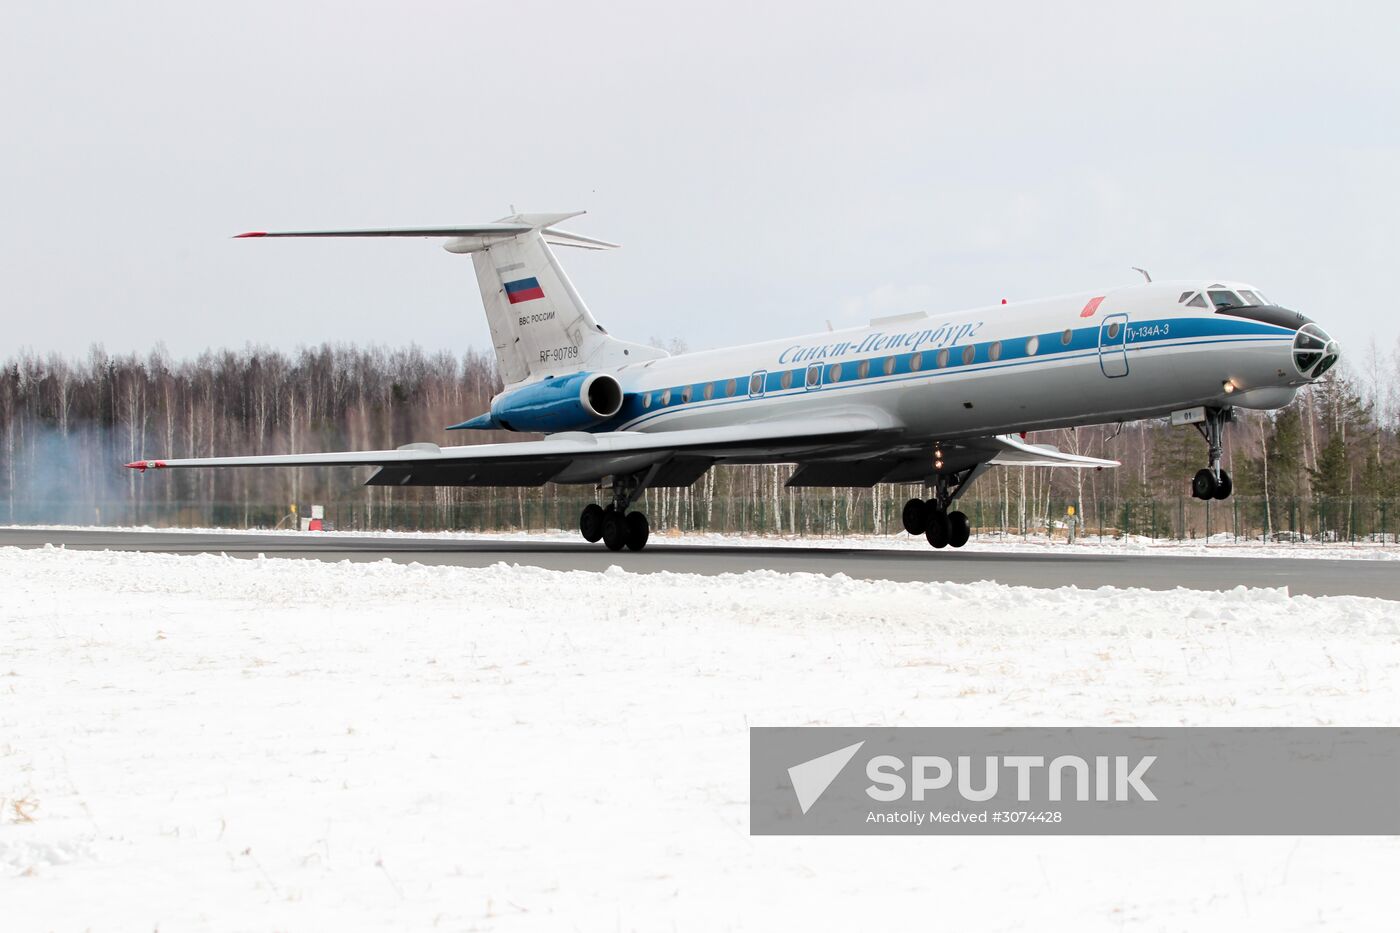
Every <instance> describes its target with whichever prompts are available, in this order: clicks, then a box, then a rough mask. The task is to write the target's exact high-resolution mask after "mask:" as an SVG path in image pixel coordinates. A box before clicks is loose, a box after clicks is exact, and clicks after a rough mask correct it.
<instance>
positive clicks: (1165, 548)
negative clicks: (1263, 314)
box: [0, 525, 1400, 561]
mask: <svg viewBox="0 0 1400 933" xmlns="http://www.w3.org/2000/svg"><path fill="white" fill-rule="evenodd" d="M0 527H5V528H25V529H31V530H32V529H36V528H37V529H44V528H52V529H54V530H59V531H161V532H172V533H179V532H185V533H190V534H200V535H210V534H230V535H267V536H270V537H273V538H281V537H297V536H301V535H315V536H317V537H321V536H324V535H339V536H345V537H353V538H398V539H403V538H430V539H434V540H455V541H501V542H514V543H522V542H536V543H549V544H576V543H579V542H581V541H582V539H581V538H580V537H579V533H578V531H577V530H575V529H551V530H548V531H499V532H474V531H334V532H303V531H294V530H290V529H241V528H153V527H151V526H148V525H147V526H140V527H134V528H133V527H113V526H95V525H5V526H0ZM652 541H653V542H655V543H658V544H681V545H699V546H711V547H745V546H755V547H792V548H833V549H838V550H839V549H852V548H855V549H860V550H917V551H927V550H928V549H929V545H928V541H926V540H925V539H924V538H923V536H921V535H919V536H912V535H909V534H906V533H905V532H903V531H900V532H898V533H897V534H888V535H855V534H853V535H841V536H830V537H819V536H807V535H755V534H719V533H711V532H700V531H688V532H681V531H677V530H674V529H671V530H663V529H653V530H652ZM965 549H966V550H968V551H980V552H983V553H1002V554H1018V553H1045V552H1054V553H1056V554H1081V555H1102V554H1153V555H1162V556H1166V557H1202V556H1205V555H1208V554H1211V555H1220V554H1226V555H1229V556H1231V557H1322V558H1327V559H1328V560H1396V561H1400V544H1395V543H1394V536H1393V535H1392V536H1391V538H1390V540H1389V543H1386V544H1379V543H1376V542H1369V541H1358V542H1355V543H1352V542H1345V541H1341V542H1337V541H1334V542H1325V543H1324V542H1316V543H1314V542H1305V543H1297V544H1289V543H1273V542H1268V543H1266V542H1261V541H1251V540H1247V539H1238V540H1237V539H1236V538H1235V537H1234V536H1233V535H1230V534H1215V535H1212V536H1211V537H1210V538H1208V539H1201V540H1197V541H1170V540H1166V539H1155V540H1154V539H1152V538H1146V537H1140V536H1127V537H1123V538H1111V537H1105V538H1102V539H1100V538H1098V537H1096V536H1092V535H1091V536H1087V537H1081V538H1079V539H1077V540H1076V541H1075V542H1074V543H1073V544H1071V543H1069V542H1068V541H1067V540H1066V539H1065V537H1064V534H1063V532H1062V533H1060V534H1059V535H1058V536H1056V537H1055V538H1053V539H1052V538H1049V537H1047V536H1046V535H1044V534H1033V535H1025V536H1022V535H1006V536H1002V537H997V536H992V535H983V536H978V537H974V538H973V539H972V540H971V541H969V542H968V543H967V545H966V548H965Z"/></svg>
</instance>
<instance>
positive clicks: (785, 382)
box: [778, 369, 792, 389]
mask: <svg viewBox="0 0 1400 933" xmlns="http://www.w3.org/2000/svg"><path fill="white" fill-rule="evenodd" d="M778 385H780V386H782V387H783V388H784V389H791V388H792V370H790V369H785V370H783V374H782V375H781V376H779V377H778Z"/></svg>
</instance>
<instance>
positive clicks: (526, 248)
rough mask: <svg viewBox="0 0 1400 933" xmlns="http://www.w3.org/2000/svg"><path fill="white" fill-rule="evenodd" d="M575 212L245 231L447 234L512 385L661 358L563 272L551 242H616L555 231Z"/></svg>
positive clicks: (506, 379)
mask: <svg viewBox="0 0 1400 933" xmlns="http://www.w3.org/2000/svg"><path fill="white" fill-rule="evenodd" d="M580 213H582V211H580V212H577V213H573V214H512V215H511V216H510V217H503V218H501V219H500V220H498V221H495V222H494V223H489V224H471V225H464V226H457V227H413V228H405V229H380V230H321V231H305V232H294V233H263V232H257V233H244V234H240V236H244V237H309V236H341V237H370V236H420V237H445V238H448V239H447V242H446V243H445V244H443V248H444V249H446V250H447V251H448V252H451V253H470V254H472V263H473V264H474V265H475V267H476V278H477V283H478V284H479V285H480V287H481V303H482V305H483V306H484V307H485V308H486V321H487V323H488V324H489V325H490V328H491V342H492V343H493V344H494V345H495V347H496V361H497V362H498V363H499V364H500V369H501V378H502V380H503V381H504V382H505V384H506V386H507V387H509V386H513V385H517V384H520V383H524V382H532V381H534V380H536V379H539V378H542V377H544V376H547V375H554V374H562V373H576V372H581V371H585V370H598V369H613V368H616V367H618V366H622V365H623V364H625V363H636V362H641V361H644V360H653V359H659V358H661V357H664V356H666V355H667V353H666V351H664V350H659V349H657V348H656V347H649V346H646V345H644V344H636V343H627V342H626V341H622V340H618V339H617V338H615V337H612V336H610V335H609V334H608V332H607V331H605V330H604V329H603V328H602V325H600V324H599V323H598V322H597V321H596V320H594V318H593V315H592V314H590V313H589V311H588V307H587V306H586V305H585V304H584V303H583V299H582V298H580V297H579V295H578V292H577V291H575V290H574V286H573V283H572V282H570V281H569V277H568V276H567V275H565V274H564V270H563V268H561V267H560V265H559V260H557V259H556V258H555V257H554V252H553V251H552V250H551V249H550V248H549V247H550V244H551V243H552V244H555V245H558V246H578V247H582V248H585V249H613V248H614V247H615V244H612V243H606V242H604V241H602V240H594V239H591V238H589V237H585V236H580V235H578V234H576V233H569V232H567V231H564V230H555V229H553V225H554V224H557V223H560V222H561V221H564V220H568V219H569V218H570V217H577V216H578V215H579V214H580Z"/></svg>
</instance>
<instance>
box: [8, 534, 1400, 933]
mask: <svg viewBox="0 0 1400 933" xmlns="http://www.w3.org/2000/svg"><path fill="white" fill-rule="evenodd" d="M0 580H2V581H3V587H0V798H3V799H2V800H0V928H3V929H4V930H6V931H9V930H31V929H64V930H66V929H86V928H91V929H94V930H104V929H143V930H149V929H156V928H158V929H162V930H188V929H218V930H223V929H336V930H343V929H386V928H388V929H427V928H441V929H450V930H532V929H549V930H554V929H579V930H657V929H663V930H705V931H709V930H737V929H757V930H774V929H876V928H881V927H886V928H894V927H897V928H913V927H916V926H917V927H924V926H954V927H959V926H961V927H966V928H971V929H979V930H999V929H1015V928H1022V927H1029V928H1035V929H1047V928H1062V929H1100V928H1107V929H1114V930H1117V929H1131V930H1157V929H1203V928H1216V929H1230V930H1238V929H1269V930H1289V929H1316V928H1323V929H1339V930H1356V929H1367V928H1371V929H1393V928H1394V927H1393V924H1394V918H1395V917H1396V916H1397V914H1400V893H1397V892H1398V891H1400V888H1397V886H1396V885H1395V884H1394V878H1395V877H1396V876H1397V874H1400V839H1398V838H1395V837H1389V838H1330V837H1304V838H1299V837H1280V838H1235V837H1219V838H1198V837H1189V838H1165V837H1163V838H1157V837H1143V838H1098V837H1085V838H1074V837H1069V838H1053V839H1037V838H1029V837H996V838H973V837H944V838H893V837H875V838H784V837H757V838H756V837H750V836H749V835H748V809H747V808H748V802H747V798H748V791H747V767H748V732H747V729H748V727H749V726H750V725H793V724H811V725H850V724H878V725H904V724H909V725H978V724H985V725H1051V724H1055V725H1061V724H1077V723H1083V724H1094V725H1113V724H1134V723H1139V724H1152V725H1179V724H1186V725H1226V724H1232V725H1234V724H1239V725H1313V724H1347V725H1395V724H1396V718H1397V717H1396V712H1395V711H1396V710H1397V709H1400V603H1394V602H1388V601H1383V600H1376V599H1366V598H1359V597H1329V598H1310V597H1305V596H1295V597H1290V596H1288V595H1287V594H1286V593H1285V592H1284V591H1282V590H1253V591H1249V590H1244V589H1239V590H1235V591H1232V592H1227V593H1223V594H1211V593H1203V592H1195V591H1188V590H1176V591H1171V592H1166V593H1160V592H1149V591H1144V590H1130V589H1108V588H1105V589H1100V590H1077V589H1074V588H1065V589H1055V590H1036V589H1029V588H1017V587H1008V586H1003V585H999V584H994V583H978V584H966V585H964V584H945V583H890V582H880V581H857V580H851V579H847V578H844V577H840V576H837V577H822V576H813V575H807V574H778V573H773V572H768V571H762V572H754V573H748V574H742V575H729V576H718V577H706V576H694V575H685V574H664V573H663V574H649V575H636V574H631V573H626V572H623V571H621V570H617V569H613V570H610V571H608V572H607V573H605V574H597V573H586V572H569V573H563V572H556V571H548V570H542V569H536V568H527V567H517V566H507V565H504V564H499V565H496V566H494V567H490V568H486V569H470V568H460V567H427V566H421V565H401V564H394V563H390V562H387V561H386V562H382V563H372V564H350V563H348V562H345V563H339V564H331V563H322V562H320V561H312V560H306V561H300V560H265V559H264V560H236V559H229V558H223V557H216V556H170V555H159V554H141V553H98V552H78V551H64V550H60V549H52V548H50V549H39V550H19V549H15V548H4V549H0Z"/></svg>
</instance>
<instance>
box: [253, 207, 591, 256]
mask: <svg viewBox="0 0 1400 933" xmlns="http://www.w3.org/2000/svg"><path fill="white" fill-rule="evenodd" d="M582 213H583V211H573V212H571V213H565V214H512V215H511V216H509V217H502V218H501V219H500V220H496V221H492V222H491V223H485V224H459V225H457V226H449V227H362V228H357V229H352V230H250V231H248V232H247V233H240V234H238V235H236V236H235V237H234V239H235V240H246V239H249V238H260V237H439V238H442V239H458V238H461V237H472V238H474V239H475V240H477V241H480V242H481V243H483V244H489V243H491V242H495V241H500V240H508V239H510V238H512V237H517V236H519V235H521V234H522V233H529V232H530V231H532V230H538V231H540V235H541V236H543V237H544V239H545V242H547V243H551V244H554V245H556V246H577V247H580V248H582V249H616V248H617V244H616V243H609V242H608V241H607V240H598V239H594V238H593V237H586V236H583V235H582V234H578V233H570V232H568V231H567V230H555V229H553V226H554V224H557V223H562V222H564V221H566V220H568V219H569V218H571V217H577V216H579V215H580V214H582ZM465 251H467V250H454V252H465Z"/></svg>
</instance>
